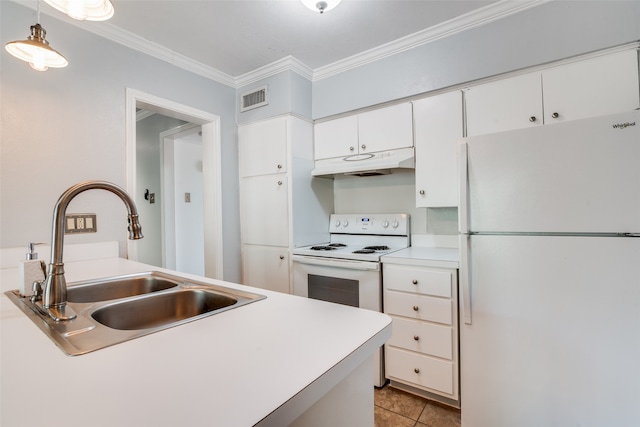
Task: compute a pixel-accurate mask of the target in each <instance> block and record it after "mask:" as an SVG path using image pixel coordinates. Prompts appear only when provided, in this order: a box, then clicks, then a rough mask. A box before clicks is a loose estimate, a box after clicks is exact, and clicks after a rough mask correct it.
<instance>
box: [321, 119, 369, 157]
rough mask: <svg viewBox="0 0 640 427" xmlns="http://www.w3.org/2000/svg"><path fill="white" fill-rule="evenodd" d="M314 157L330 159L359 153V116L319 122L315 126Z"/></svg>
mask: <svg viewBox="0 0 640 427" xmlns="http://www.w3.org/2000/svg"><path fill="white" fill-rule="evenodd" d="M313 134H314V158H315V159H316V160H319V159H329V158H332V157H344V156H349V155H351V154H358V116H356V115H354V116H348V117H343V118H340V119H335V120H330V121H327V122H322V123H318V124H316V125H315V126H314V129H313Z"/></svg>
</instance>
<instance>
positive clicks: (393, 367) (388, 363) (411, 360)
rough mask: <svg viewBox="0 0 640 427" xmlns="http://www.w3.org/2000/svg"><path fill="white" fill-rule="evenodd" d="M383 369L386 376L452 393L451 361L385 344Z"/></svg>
mask: <svg viewBox="0 0 640 427" xmlns="http://www.w3.org/2000/svg"><path fill="white" fill-rule="evenodd" d="M385 371H386V373H387V377H388V378H396V379H398V380H400V381H402V382H408V383H412V384H415V385H417V386H420V387H422V388H425V387H426V388H430V389H433V390H437V391H440V392H443V393H447V394H450V395H451V394H453V390H454V387H453V362H450V361H446V360H439V359H435V358H432V357H429V356H425V355H420V354H417V353H412V352H409V351H406V350H402V349H399V348H395V347H392V346H389V345H385Z"/></svg>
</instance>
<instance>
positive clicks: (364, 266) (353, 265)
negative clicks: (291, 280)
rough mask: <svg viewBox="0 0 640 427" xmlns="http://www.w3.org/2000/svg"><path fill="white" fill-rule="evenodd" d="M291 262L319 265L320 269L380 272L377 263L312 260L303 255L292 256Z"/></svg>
mask: <svg viewBox="0 0 640 427" xmlns="http://www.w3.org/2000/svg"><path fill="white" fill-rule="evenodd" d="M291 260H292V261H293V262H299V263H300V264H308V265H319V266H322V267H335V268H349V269H351V270H363V271H365V270H374V271H375V270H380V264H379V263H377V262H368V261H354V260H347V259H338V258H312V257H307V256H303V255H292V256H291Z"/></svg>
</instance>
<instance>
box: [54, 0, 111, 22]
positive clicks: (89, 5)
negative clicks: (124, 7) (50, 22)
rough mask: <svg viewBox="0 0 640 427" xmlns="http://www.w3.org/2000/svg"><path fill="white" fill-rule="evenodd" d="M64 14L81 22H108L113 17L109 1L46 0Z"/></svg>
mask: <svg viewBox="0 0 640 427" xmlns="http://www.w3.org/2000/svg"><path fill="white" fill-rule="evenodd" d="M44 1H45V2H46V3H48V4H49V5H51V6H52V7H54V8H56V9H58V10H59V11H60V12H62V13H66V14H67V15H69V16H70V17H71V18H73V19H77V20H79V21H84V20H87V21H106V20H107V19H109V18H111V17H112V16H113V4H111V2H110V1H109V0H44Z"/></svg>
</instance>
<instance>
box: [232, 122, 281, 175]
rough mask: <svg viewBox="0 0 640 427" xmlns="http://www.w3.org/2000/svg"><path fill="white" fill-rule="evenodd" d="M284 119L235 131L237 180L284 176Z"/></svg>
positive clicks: (258, 123) (242, 127)
mask: <svg viewBox="0 0 640 427" xmlns="http://www.w3.org/2000/svg"><path fill="white" fill-rule="evenodd" d="M286 141H287V117H279V118H276V119H273V120H268V121H263V122H257V123H254V124H252V125H251V126H240V127H239V128H238V155H239V158H240V164H239V168H240V177H241V178H242V177H247V176H257V175H267V174H273V173H284V172H287V144H286Z"/></svg>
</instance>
